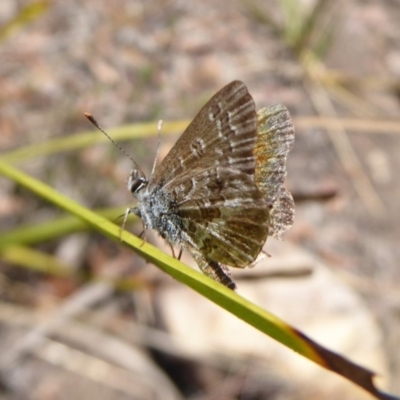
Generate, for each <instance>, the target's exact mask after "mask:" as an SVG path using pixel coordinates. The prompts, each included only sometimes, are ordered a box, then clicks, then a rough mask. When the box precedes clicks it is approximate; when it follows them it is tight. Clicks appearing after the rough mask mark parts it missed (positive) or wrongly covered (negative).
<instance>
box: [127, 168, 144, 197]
mask: <svg viewBox="0 0 400 400" xmlns="http://www.w3.org/2000/svg"><path fill="white" fill-rule="evenodd" d="M148 182H149V181H148V179H147V178H146V177H145V176H144V173H143V172H142V170H141V169H136V168H135V169H132V171H131V173H130V175H129V178H128V182H127V187H128V190H129V191H130V192H131V193H132V194H133V195H136V194H137V193H138V192H139V191H140V190H142V189H143V188H144V187H146V186H147V183H148Z"/></svg>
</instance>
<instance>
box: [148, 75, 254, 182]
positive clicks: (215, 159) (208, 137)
mask: <svg viewBox="0 0 400 400" xmlns="http://www.w3.org/2000/svg"><path fill="white" fill-rule="evenodd" d="M256 129H257V114H256V111H255V105H254V101H253V99H252V97H251V95H250V94H249V92H248V90H247V88H246V86H245V85H244V83H243V82H240V81H233V82H231V83H230V84H228V85H226V86H225V87H224V88H222V89H221V90H220V91H219V92H217V93H216V94H215V95H214V96H213V97H212V98H211V99H210V100H209V101H208V102H207V103H206V105H205V106H204V107H203V108H202V109H201V110H200V111H199V113H198V114H197V115H196V117H195V118H194V119H193V121H192V122H191V124H190V125H189V126H188V127H187V128H186V130H185V131H184V132H183V134H182V136H181V137H180V138H179V139H178V141H177V142H176V143H175V145H174V146H173V147H172V149H171V150H170V152H169V153H168V155H167V156H166V157H165V158H164V160H163V161H162V163H161V164H160V165H159V166H158V167H157V168H156V170H155V172H154V174H153V175H152V176H151V177H150V180H149V184H154V185H161V186H163V185H164V184H168V183H169V182H172V181H175V180H176V179H177V178H179V177H181V176H184V175H190V174H191V173H192V172H193V171H196V170H204V169H208V168H211V167H216V166H229V167H230V168H232V169H237V170H240V171H242V172H244V173H246V174H250V175H253V174H254V169H255V159H254V153H253V152H254V145H255V141H256Z"/></svg>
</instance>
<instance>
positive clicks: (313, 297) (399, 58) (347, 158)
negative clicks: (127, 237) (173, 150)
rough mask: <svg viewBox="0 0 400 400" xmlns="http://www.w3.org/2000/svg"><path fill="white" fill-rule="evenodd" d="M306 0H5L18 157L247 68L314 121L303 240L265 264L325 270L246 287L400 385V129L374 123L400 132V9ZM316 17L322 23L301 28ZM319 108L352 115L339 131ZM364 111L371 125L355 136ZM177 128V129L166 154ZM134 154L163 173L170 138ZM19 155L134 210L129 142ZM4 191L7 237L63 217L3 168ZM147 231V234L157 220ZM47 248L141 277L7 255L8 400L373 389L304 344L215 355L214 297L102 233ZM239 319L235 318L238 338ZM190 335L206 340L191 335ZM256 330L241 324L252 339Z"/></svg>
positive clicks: (255, 89) (300, 187) (292, 238)
mask: <svg viewBox="0 0 400 400" xmlns="http://www.w3.org/2000/svg"><path fill="white" fill-rule="evenodd" d="M296 3H297V2H295V1H293V2H288V1H286V2H283V1H282V2H273V1H258V2H257V1H252V2H246V1H232V2H229V6H227V4H226V3H224V2H213V1H210V0H205V1H202V2H195V1H187V2H183V1H176V0H166V1H156V0H150V1H129V0H117V1H113V2H99V1H94V0H85V1H69V2H62V1H60V0H55V1H51V2H48V3H46V2H38V3H35V2H28V1H15V0H2V1H1V2H0V149H1V152H2V154H4V153H6V152H8V151H11V150H12V149H18V148H21V147H23V146H26V145H28V144H33V143H41V142H46V141H48V140H51V139H54V138H56V137H61V136H69V135H73V134H77V133H79V132H81V131H87V130H88V129H91V126H90V124H89V123H88V122H87V121H86V120H85V118H84V117H83V112H84V111H87V110H89V111H91V112H92V113H93V114H94V115H95V116H96V117H97V119H98V120H99V121H100V122H101V124H102V125H103V126H104V127H106V128H109V127H115V126H119V125H122V124H126V123H136V122H141V121H157V119H159V118H162V119H164V120H175V119H189V118H192V117H193V116H194V115H195V113H196V112H197V111H198V110H199V108H200V107H201V105H202V104H203V103H204V102H205V101H206V100H207V99H208V98H209V97H210V96H211V95H212V94H214V93H215V92H216V91H217V90H218V89H220V88H221V87H222V86H223V85H224V84H226V83H228V82H230V81H231V80H233V79H240V80H243V81H244V82H245V83H246V85H247V86H248V87H249V90H250V92H251V94H252V95H253V97H254V99H255V101H256V104H257V106H258V108H261V107H263V106H266V105H271V104H274V103H277V102H279V103H283V104H285V105H286V106H287V108H288V109H289V110H290V112H291V114H292V116H293V118H294V120H295V123H296V122H297V123H296V128H297V131H296V145H295V148H294V150H293V151H292V152H291V153H290V155H289V159H288V179H287V187H288V188H289V189H290V190H291V191H292V193H293V194H294V197H295V199H296V220H295V225H294V227H293V228H292V229H291V230H290V231H289V232H288V233H287V234H286V235H285V242H284V243H275V242H273V241H272V240H271V241H270V243H267V245H266V250H267V251H268V252H269V253H270V254H271V255H272V256H273V257H272V258H271V260H266V262H265V263H264V264H263V265H262V266H257V268H255V269H254V270H251V271H250V274H255V275H257V273H258V274H261V275H262V271H264V272H265V274H267V273H268V271H270V268H272V269H273V270H274V271H280V270H285V269H286V268H287V267H288V265H289V264H290V265H292V267H293V268H294V270H296V269H297V268H303V267H306V268H310V269H311V270H313V271H314V274H311V276H310V277H307V276H306V277H302V278H301V279H295V278H286V279H284V278H282V277H280V278H278V279H276V278H275V279H272V278H268V277H265V276H260V277H259V280H256V281H249V282H246V279H243V281H238V284H239V288H243V289H242V290H243V292H242V293H243V294H246V297H249V298H251V297H252V296H254V297H255V301H258V302H259V304H262V305H263V306H265V307H266V308H267V309H271V310H272V311H274V312H276V313H277V314H278V315H279V316H281V317H282V318H284V319H287V320H288V321H289V322H291V323H293V324H295V325H296V326H297V327H299V328H301V329H303V330H304V331H305V332H306V333H309V334H310V335H312V336H313V335H314V336H313V337H315V338H317V339H318V340H320V341H321V342H322V343H325V342H324V341H325V340H326V344H327V345H330V348H332V349H333V350H335V351H338V352H339V353H342V354H345V355H349V356H350V355H351V357H353V354H354V357H355V359H357V361H358V362H360V363H361V364H363V365H365V366H366V367H368V368H370V369H372V370H376V371H377V372H378V373H379V374H381V375H384V378H385V384H386V388H387V389H388V390H390V391H391V392H392V393H397V394H400V381H399V379H398V377H399V376H400V352H399V350H398V349H399V348H400V328H399V327H400V317H399V316H400V313H399V310H400V295H399V293H400V291H399V282H400V269H399V266H398V260H399V258H400V247H399V239H400V224H399V222H400V209H399V206H398V204H399V201H400V175H398V174H397V173H396V171H397V170H399V169H400V158H399V156H398V148H399V146H400V137H399V128H398V127H397V133H395V130H393V131H392V132H389V131H387V132H385V131H382V129H378V128H377V129H376V130H374V129H371V126H372V125H371V124H372V123H371V122H370V120H371V119H378V120H381V121H384V122H387V121H393V122H396V121H397V122H398V123H399V125H400V119H399V118H398V115H399V111H400V103H399V93H400V92H399V89H400V85H399V79H400V48H399V45H398V43H400V25H399V24H398V21H399V20H400V5H399V3H398V2H396V1H385V2H381V1H378V0H369V1H361V0H360V1H353V2H344V1H338V2H326V1H320V2H310V1H304V2H303V4H300V6H299V8H298V9H294V10H292V11H290V7H289V4H296ZM28 5H30V6H31V9H29V10H28V11H29V12H28V11H26V12H25V13H24V11H23V10H24V7H27V6H28ZM314 7H315V8H314ZM25 10H26V9H25ZM312 13H314V14H313V15H314V17H315V18H314V19H311V20H309V22H310V23H309V26H308V28H307V29H304V30H303V32H302V33H299V31H298V30H297V31H296V29H298V24H299V23H300V22H301V21H303V22H304V21H306V20H307V18H308V16H309V15H310V14H312ZM308 116H321V117H323V118H325V120H326V121H328V120H327V119H326V118H332V117H333V118H335V119H336V118H337V121H339V123H330V124H327V126H328V129H322V128H321V125H320V124H318V123H316V122H315V120H310V119H308V120H307V119H306V118H305V117H308ZM345 117H352V118H354V119H356V120H357V121H358V128H357V129H354V128H352V129H348V126H347V125H346V121H345V120H343V118H345ZM340 121H342V122H341V123H340ZM155 123H156V122H155ZM377 126H378V127H379V124H378V125H377ZM177 134H179V133H178V132H177ZM174 140H175V138H170V137H168V138H167V137H165V138H164V137H163V144H162V148H161V156H164V155H165V154H166V152H167V151H168V149H169V148H170V146H171V145H172V143H173V142H174ZM123 146H124V148H125V149H126V150H127V151H128V152H129V153H130V154H132V155H133V157H134V158H135V159H137V161H138V163H139V164H140V165H142V166H143V169H144V170H145V171H146V172H149V171H150V170H151V165H152V162H153V158H154V155H155V149H156V146H157V143H156V140H154V139H149V140H147V141H134V142H129V143H124V144H123ZM352 149H354V152H353V150H352ZM19 166H21V168H23V169H24V170H26V171H28V172H29V173H31V174H33V175H35V176H38V177H40V179H42V180H43V181H45V182H46V183H48V184H50V185H51V186H53V187H55V188H57V189H58V190H59V191H61V192H62V193H64V194H66V195H67V196H69V197H71V198H73V199H75V200H77V201H79V202H81V203H82V204H85V205H86V206H89V207H91V208H98V207H106V206H118V205H121V206H125V205H126V204H129V203H130V202H131V197H130V195H129V193H128V192H127V191H126V189H125V183H124V182H125V179H126V177H127V175H128V173H129V170H130V161H129V159H126V157H124V156H123V155H121V154H120V153H119V152H118V151H116V150H115V148H114V147H113V146H111V145H96V146H93V147H91V148H88V149H85V150H83V151H79V152H76V151H75V152H62V153H59V154H56V155H51V156H48V157H41V158H32V159H30V160H28V161H25V162H23V163H20V164H19ZM82 171H84V173H82ZM0 190H1V191H0V195H1V197H0V224H1V231H2V232H3V233H6V232H9V231H11V230H12V229H14V228H16V227H20V226H25V225H30V224H35V223H43V222H44V221H51V220H52V219H54V218H56V217H58V216H59V215H61V212H60V211H58V210H54V209H53V208H52V207H51V206H49V205H48V204H45V203H44V202H43V201H41V199H38V198H37V197H36V196H34V195H32V194H31V193H28V192H27V191H25V190H22V189H20V188H18V187H17V186H15V185H14V184H13V183H11V182H9V181H6V180H5V179H4V178H0ZM132 229H133V230H134V231H135V232H137V233H139V232H140V225H137V226H134V227H132ZM150 237H151V236H150ZM0 240H1V237H0ZM154 240H155V241H157V243H160V246H162V243H161V242H160V241H159V240H158V239H156V238H154ZM36 248H37V249H39V250H41V251H43V252H44V253H46V254H53V255H55V256H57V257H58V259H59V260H61V261H62V262H64V263H65V264H67V265H68V266H70V267H71V269H73V270H76V271H77V272H80V273H81V274H82V273H83V274H84V273H88V274H89V273H95V274H98V275H103V276H107V277H129V278H132V279H133V281H134V282H139V284H140V285H139V286H140V288H139V289H138V290H136V291H134V292H133V294H132V292H123V291H116V290H115V289H114V288H113V286H112V285H110V284H107V283H106V282H103V283H93V282H87V281H86V280H85V279H83V278H82V275H80V277H81V279H71V278H62V277H57V276H51V275H47V274H40V273H37V272H35V271H32V270H29V269H25V270H24V269H21V268H18V267H16V266H15V265H14V264H13V263H6V262H5V261H4V260H0V263H1V267H0V328H1V329H0V338H1V340H0V348H1V352H0V354H2V355H0V369H1V375H0V378H1V380H0V381H1V387H0V390H1V392H0V393H1V394H0V398H1V399H3V398H4V399H14V398H15V399H16V398H35V399H47V398H57V399H63V398H68V399H70V398H98V399H117V398H121V399H123V398H138V399H147V398H163V399H165V398H171V399H172V398H174V399H177V398H192V399H200V398H204V399H206V398H207V399H208V398H240V399H302V398H307V399H312V398H318V399H320V398H324V399H329V398H338V396H340V395H341V396H345V398H350V397H351V398H352V399H355V398H363V397H361V396H363V395H362V394H360V391H358V389H356V390H357V394H354V393H351V394H349V393H350V392H347V390H349V391H350V390H353V389H354V387H353V385H352V384H350V383H348V382H344V381H343V380H342V379H340V378H337V380H338V381H341V383H340V384H338V385H339V386H340V385H341V386H340V389H336V388H337V387H339V386H331V385H330V383H329V384H327V383H326V382H328V379H330V377H329V376H330V375H332V374H330V373H329V372H327V371H318V373H319V374H321V375H318V378H317V379H316V378H315V376H316V375H313V374H314V372H315V371H314V372H313V373H311V372H310V373H309V375H308V377H307V373H308V372H309V370H308V366H307V367H306V366H304V365H300V364H299V365H297V364H296V363H297V359H298V358H299V357H297V356H295V357H294V359H293V360H291V361H288V364H284V363H283V364H282V365H281V364H280V361H279V365H278V362H277V361H276V360H281V359H282V357H284V356H283V355H282V354H279V356H278V357H277V359H275V361H273V360H274V359H273V353H274V352H275V351H276V348H277V347H279V346H280V345H279V344H276V343H273V342H271V341H269V346H270V347H269V348H268V349H266V350H265V351H264V354H263V356H261V354H260V353H261V352H260V351H258V352H257V351H256V352H255V353H256V355H254V353H251V352H249V351H247V350H244V348H245V347H243V344H239V343H236V344H235V345H233V346H232V347H229V346H228V349H229V350H227V351H226V352H225V353H224V352H223V351H222V350H221V344H220V343H217V344H215V343H213V344H212V346H217V347H216V349H215V348H211V347H210V348H208V350H206V348H207V347H202V350H201V352H200V354H202V357H200V356H199V354H193V352H192V353H191V352H190V351H186V350H185V346H186V347H189V350H190V349H192V350H193V349H194V348H195V347H196V345H198V344H199V343H200V342H201V343H202V345H203V346H204V340H205V336H206V334H204V335H200V332H201V331H202V330H203V329H204V326H211V325H207V324H210V321H209V320H208V321H207V318H205V317H207V316H209V315H214V314H211V313H213V308H212V309H208V308H207V307H208V306H210V305H209V304H205V300H204V299H200V298H198V296H197V297H196V298H194V297H193V296H194V295H193V293H191V292H190V291H189V290H187V289H186V288H182V287H180V285H178V284H176V283H174V282H171V280H170V279H169V278H168V277H165V276H164V275H162V274H161V273H160V272H159V271H158V270H157V269H156V268H154V267H153V266H151V265H145V263H144V262H143V261H142V260H140V259H138V258H136V257H134V256H133V255H132V253H131V252H129V251H127V250H126V249H122V248H121V246H119V245H118V244H115V243H111V242H110V241H108V240H107V239H106V238H104V237H101V236H100V235H99V234H85V233H78V234H74V235H68V236H65V237H63V238H61V239H54V240H51V241H46V242H45V243H40V245H39V246H38V247H36ZM166 251H168V248H167V249H166ZM304 254H305V255H306V256H305V257H306V258H302V257H303V255H304ZM271 265H272V267H271ZM321 276H323V277H324V278H323V279H322V278H321ZM308 279H310V280H308ZM274 281H275V282H277V285H278V286H279V288H277V287H278V286H274ZM314 281H315V282H316V283H315V284H311V283H310V282H314ZM249 285H250V286H249ZM302 285H306V286H302ZM307 285H308V286H307ZM304 287H305V288H306V289H304V290H302V289H301V288H304ZM278 291H279V295H278V297H275V298H272V297H269V296H272V293H275V292H278ZM171 296H172V298H171ZM263 296H266V298H264V297H263ZM182 299H185V300H182ZM276 299H279V301H277V303H275V301H276ZM344 299H345V300H344ZM176 302H178V304H179V302H181V305H182V307H183V306H188V307H189V309H190V307H193V308H194V309H195V310H196V313H198V315H196V318H197V319H198V321H203V317H204V318H205V319H204V324H199V326H198V327H197V326H196V323H195V322H194V321H192V320H191V319H190V318H191V315H190V312H188V315H186V314H185V310H184V309H182V311H181V313H178V314H179V315H175V316H171V315H170V314H171V311H173V310H175V309H176V307H177V305H176ZM199 302H200V303H199ZM282 302H285V307H283V306H282ZM182 303H185V304H182ZM275 304H277V305H276V307H275ZM326 304H328V305H327V307H326V308H323V307H322V306H323V305H326ZM317 305H318V308H317ZM211 306H212V305H211ZM320 307H321V308H320ZM172 314H173V313H172ZM300 316H302V317H304V318H300ZM220 318H222V319H220ZM310 318H312V321H311V322H310ZM212 321H214V322H215V321H217V322H215V326H213V327H212V329H210V330H211V332H208V333H209V334H210V335H211V336H214V337H215V338H219V339H220V340H222V341H223V339H221V338H224V337H226V338H227V339H228V335H229V332H225V330H226V326H229V323H226V324H225V323H222V322H218V321H224V320H223V316H221V315H219V316H218V315H215V316H213V320H212ZM181 324H184V325H186V328H185V329H183V330H182V328H181ZM38 327H40V328H38ZM202 327H203V329H201V328H202ZM194 328H196V329H194ZM342 328H343V329H342ZM38 329H39V330H38ZM238 329H239V328H238V327H232V328H231V331H230V332H233V336H234V335H235V334H236V332H238ZM336 329H338V331H336ZM325 331H326V332H325ZM185 332H186V333H187V334H188V337H186V338H185V340H186V341H188V343H189V346H188V343H186V344H185V346H183V347H180V345H182V342H184V340H183V339H182V336H179V335H182V334H184V333H185ZM196 332H197V333H198V335H197V336H196ZM240 332H241V331H240ZM344 332H346V333H344ZM349 332H350V333H349ZM325 334H327V336H329V335H331V336H332V337H333V341H330V339H324V338H326V337H327V336H325ZM348 334H350V335H352V336H351V337H352V339H351V341H350V343H353V345H356V346H355V347H357V346H361V350H360V349H358V350H357V351H358V354H355V353H357V351H355V353H353V349H350V348H349V347H350V344H349V342H348V341H347V342H346V340H343V341H341V339H342V337H344V336H346V338H347V337H348V336H347V335H348ZM174 335H177V336H174ZM247 335H250V333H248V332H247V333H241V334H240V336H241V338H242V339H243V338H244V339H245V340H244V341H245V342H246V338H247V337H248V336H247ZM354 335H355V336H354ZM238 336H239V334H238ZM339 337H340V339H339ZM188 338H189V339H188ZM264 340H265V341H267V340H268V339H264ZM227 341H228V340H227ZM248 341H252V343H253V342H254V343H256V339H255V338H251V339H248V340H247V342H248ZM217 342H218V341H217ZM367 342H368V343H367ZM257 343H258V342H257ZM343 343H345V344H343ZM360 343H366V347H365V348H363V347H362V345H361V344H360ZM209 345H210V346H211V344H209ZM342 345H343V346H342ZM254 346H256V344H254ZM257 348H258V349H259V348H260V347H257ZM235 349H236V350H237V353H236V351H235ZM6 350H7V351H6ZM208 351H209V352H210V357H207V354H208ZM218 351H219V352H221V353H224V357H222V358H221V357H220V356H219V355H220V353H219V352H218ZM285 352H286V353H289V351H288V350H287V349H283V353H285ZM249 354H251V355H249ZM363 354H364V356H365V358H363ZM372 355H374V356H372ZM6 356H7V357H10V358H7V357H6ZM256 356H257V357H256ZM264 356H265V358H264ZM375 356H376V357H375ZM255 358H257V359H256V360H255ZM217 361H218V362H217ZM260 363H261V364H260ZM293 363H295V364H293ZM260 365H261V366H260ZM289 365H291V367H290V366H289ZM293 365H295V367H293ZM300 372H301V373H300ZM303 372H304V378H303V377H302V376H303ZM310 377H311V378H310ZM155 382H157V384H154V383H155ZM343 382H344V383H343ZM332 385H333V384H332ZM349 396H350V397H349ZM356 396H360V397H356Z"/></svg>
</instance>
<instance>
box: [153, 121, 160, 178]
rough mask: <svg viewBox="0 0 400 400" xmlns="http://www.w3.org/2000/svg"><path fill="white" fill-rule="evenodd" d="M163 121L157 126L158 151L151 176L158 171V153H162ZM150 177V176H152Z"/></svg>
mask: <svg viewBox="0 0 400 400" xmlns="http://www.w3.org/2000/svg"><path fill="white" fill-rule="evenodd" d="M162 124H163V120H162V119H160V120H159V121H158V124H157V151H156V157H155V159H154V164H153V169H152V170H151V175H153V172H154V170H155V169H156V165H157V159H158V153H159V152H160V145H161V128H162ZM151 175H150V176H151Z"/></svg>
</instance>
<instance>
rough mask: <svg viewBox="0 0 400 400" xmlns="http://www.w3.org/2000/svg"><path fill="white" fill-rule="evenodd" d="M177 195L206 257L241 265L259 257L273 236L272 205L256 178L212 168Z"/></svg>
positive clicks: (182, 214)
mask: <svg viewBox="0 0 400 400" xmlns="http://www.w3.org/2000/svg"><path fill="white" fill-rule="evenodd" d="M174 197H175V198H176V199H177V209H178V210H179V211H178V212H179V217H180V218H182V222H183V226H184V230H185V232H186V234H187V235H188V236H189V237H190V239H191V240H190V242H191V244H192V246H193V247H195V248H196V249H198V251H199V252H200V253H201V254H202V255H203V256H204V257H205V258H206V259H208V260H211V261H215V262H218V263H221V264H224V265H228V266H231V267H238V268H244V267H246V266H248V265H250V264H251V263H253V262H254V261H255V259H256V258H257V256H258V254H259V253H260V251H261V249H262V247H263V245H264V243H265V240H266V239H267V236H268V224H269V208H268V205H267V202H266V199H265V198H264V196H263V194H262V193H261V192H260V191H259V190H258V188H257V187H256V186H255V184H254V181H253V179H252V177H251V176H249V175H247V174H245V173H243V172H240V171H237V170H233V169H230V168H226V167H225V168H224V167H216V168H210V169H208V170H204V171H202V172H201V173H199V174H197V175H196V177H195V179H194V180H193V181H191V180H188V179H183V178H182V179H181V180H180V181H178V182H177V186H176V187H175V189H174ZM188 247H189V250H190V247H191V246H188Z"/></svg>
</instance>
